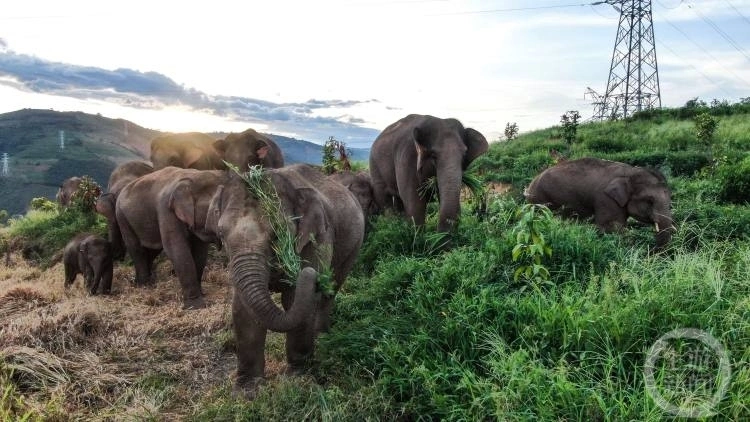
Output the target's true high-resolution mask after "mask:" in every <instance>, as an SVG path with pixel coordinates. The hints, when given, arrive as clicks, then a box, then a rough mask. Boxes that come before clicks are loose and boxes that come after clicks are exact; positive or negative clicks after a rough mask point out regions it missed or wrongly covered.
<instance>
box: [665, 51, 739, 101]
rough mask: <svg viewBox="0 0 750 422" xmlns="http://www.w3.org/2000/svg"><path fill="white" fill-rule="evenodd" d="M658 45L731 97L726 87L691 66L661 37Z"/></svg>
mask: <svg viewBox="0 0 750 422" xmlns="http://www.w3.org/2000/svg"><path fill="white" fill-rule="evenodd" d="M659 46H660V47H664V48H666V49H667V50H668V51H669V52H670V53H672V55H674V56H675V57H677V58H678V59H680V60H681V61H682V62H683V63H685V64H687V65H688V66H690V67H692V68H693V70H695V71H696V72H698V73H700V74H701V76H703V77H704V78H705V79H706V80H707V81H709V82H711V84H712V85H714V86H716V87H717V88H719V89H720V90H722V91H724V93H725V94H727V98H731V97H732V95H733V94H731V93H729V92H728V91H727V90H726V89H724V87H722V86H721V85H720V84H718V83H717V82H716V81H714V80H713V79H711V78H709V77H708V75H706V74H705V73H703V72H701V70H700V69H698V68H697V67H695V66H693V64H692V63H690V62H688V61H687V60H685V59H683V58H682V57H680V55H679V54H677V53H676V52H675V51H674V50H672V49H671V48H670V47H669V46H668V45H667V44H666V43H664V41H663V40H661V39H660V40H659Z"/></svg>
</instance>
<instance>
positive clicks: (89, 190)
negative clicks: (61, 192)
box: [70, 176, 102, 213]
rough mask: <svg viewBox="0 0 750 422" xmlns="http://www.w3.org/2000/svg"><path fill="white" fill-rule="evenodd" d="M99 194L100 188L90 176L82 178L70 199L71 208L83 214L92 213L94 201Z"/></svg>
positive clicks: (100, 192) (94, 206) (94, 205)
mask: <svg viewBox="0 0 750 422" xmlns="http://www.w3.org/2000/svg"><path fill="white" fill-rule="evenodd" d="M101 194H102V188H101V186H99V184H98V183H96V182H95V181H94V179H92V178H91V177H90V176H83V177H82V178H81V184H79V185H78V189H76V191H75V192H73V195H72V196H71V197H70V204H71V207H72V208H76V209H78V210H80V211H82V212H85V213H93V212H94V209H95V208H96V200H97V198H99V196H100V195H101Z"/></svg>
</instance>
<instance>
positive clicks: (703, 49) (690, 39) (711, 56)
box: [663, 18, 750, 85]
mask: <svg viewBox="0 0 750 422" xmlns="http://www.w3.org/2000/svg"><path fill="white" fill-rule="evenodd" d="M663 19H664V22H666V23H668V24H669V25H670V26H671V27H672V28H674V29H675V30H677V32H679V33H680V34H682V36H684V37H685V38H686V39H687V40H688V41H690V42H691V43H693V44H694V45H695V46H696V47H698V48H700V49H701V51H703V52H704V53H706V55H707V56H708V57H710V58H712V59H713V60H714V61H715V62H716V63H717V64H719V65H720V66H721V67H723V68H724V70H726V71H727V72H729V73H731V74H732V75H734V77H736V78H737V79H739V80H741V81H742V82H744V83H746V84H748V85H750V83H748V82H747V81H746V80H745V79H744V78H743V77H742V76H740V75H738V74H736V73H735V72H734V71H733V70H731V69H729V68H727V67H726V66H724V65H723V64H722V63H721V62H720V61H719V60H718V59H717V58H716V57H714V55H713V54H711V53H710V52H709V51H708V50H706V49H705V48H703V47H702V46H701V45H700V44H698V43H697V42H695V41H694V40H693V39H692V38H690V37H689V36H688V35H687V34H686V33H685V32H684V31H683V30H682V29H680V28H678V27H677V26H676V25H675V24H673V23H672V22H671V21H670V20H669V19H667V18H663Z"/></svg>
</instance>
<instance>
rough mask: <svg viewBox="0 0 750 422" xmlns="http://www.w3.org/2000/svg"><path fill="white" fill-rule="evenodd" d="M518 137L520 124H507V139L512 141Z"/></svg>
mask: <svg viewBox="0 0 750 422" xmlns="http://www.w3.org/2000/svg"><path fill="white" fill-rule="evenodd" d="M516 137H518V124H516V122H513V123H510V122H508V123H506V124H505V139H506V140H508V141H512V140H514V139H516Z"/></svg>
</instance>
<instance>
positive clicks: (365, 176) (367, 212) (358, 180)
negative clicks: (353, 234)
mask: <svg viewBox="0 0 750 422" xmlns="http://www.w3.org/2000/svg"><path fill="white" fill-rule="evenodd" d="M328 178H329V179H330V180H333V181H335V182H338V183H340V184H342V185H344V186H345V187H346V188H347V189H349V191H350V192H351V193H353V194H354V196H355V197H356V198H357V202H359V205H360V207H361V208H362V213H363V214H364V216H365V218H367V217H369V216H371V215H375V214H377V213H378V206H377V204H376V203H375V194H374V193H373V191H372V179H371V178H370V173H368V172H366V171H360V172H357V173H354V172H351V171H342V172H338V173H333V174H332V175H330V176H328Z"/></svg>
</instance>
